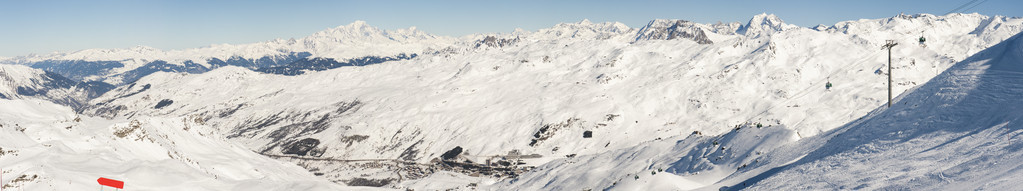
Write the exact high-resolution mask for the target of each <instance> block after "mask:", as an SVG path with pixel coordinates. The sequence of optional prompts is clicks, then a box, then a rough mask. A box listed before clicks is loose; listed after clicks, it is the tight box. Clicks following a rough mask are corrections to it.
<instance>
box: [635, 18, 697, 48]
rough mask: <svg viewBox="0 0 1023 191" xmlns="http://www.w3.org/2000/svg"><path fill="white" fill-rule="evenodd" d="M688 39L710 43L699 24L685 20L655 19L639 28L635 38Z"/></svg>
mask: <svg viewBox="0 0 1023 191" xmlns="http://www.w3.org/2000/svg"><path fill="white" fill-rule="evenodd" d="M655 39H656V40H674V39H689V40H692V41H694V42H696V43H699V44H712V43H714V42H713V41H711V40H710V38H707V35H706V33H705V32H704V29H703V27H702V26H701V25H699V24H696V23H693V22H691V21H687V20H681V19H676V20H671V19H655V20H652V21H650V23H647V25H646V26H644V27H643V28H640V29H639V33H638V34H637V36H636V40H637V41H639V40H655Z"/></svg>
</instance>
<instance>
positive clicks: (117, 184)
mask: <svg viewBox="0 0 1023 191" xmlns="http://www.w3.org/2000/svg"><path fill="white" fill-rule="evenodd" d="M96 182H99V185H103V186H109V187H114V188H117V189H124V182H123V181H120V180H114V179H109V178H103V177H99V179H98V180H96Z"/></svg>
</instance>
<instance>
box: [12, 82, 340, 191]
mask: <svg viewBox="0 0 1023 191" xmlns="http://www.w3.org/2000/svg"><path fill="white" fill-rule="evenodd" d="M0 105H3V107H0V131H2V133H0V150H2V151H0V167H2V173H3V176H2V177H3V179H2V180H0V186H3V187H4V190H89V189H96V188H97V187H99V185H98V184H97V182H96V179H98V178H99V177H107V178H113V179H118V180H123V181H125V189H127V190H253V189H256V190H295V189H299V190H352V189H356V188H347V187H340V186H338V185H336V184H333V183H330V182H327V181H325V180H323V179H321V178H318V177H314V176H313V175H312V174H311V173H309V172H308V171H306V170H305V169H302V168H300V167H298V166H295V165H294V164H290V163H285V162H281V161H277V160H273V159H270V158H267V157H264V156H261V155H258V154H256V153H253V152H252V151H249V150H248V149H245V148H243V147H240V146H237V145H236V144H235V143H231V142H228V141H226V140H225V139H224V138H223V136H221V135H218V134H216V133H215V131H213V130H212V129H211V127H210V126H208V125H204V122H202V121H201V120H196V119H194V118H190V117H161V118H135V119H131V120H127V119H115V120H107V119H102V118H94V117H88V116H78V115H76V114H75V113H74V112H73V111H72V110H71V109H70V108H67V107H65V106H60V105H56V104H53V103H50V102H47V101H42V100H36V99H23V100H0Z"/></svg>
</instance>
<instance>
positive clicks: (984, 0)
mask: <svg viewBox="0 0 1023 191" xmlns="http://www.w3.org/2000/svg"><path fill="white" fill-rule="evenodd" d="M984 2H987V0H983V1H980V3H977V4H974V5H973V6H970V7H968V8H966V9H963V10H962V11H963V12H966V11H968V10H970V9H973V8H974V7H977V5H980V4H984Z"/></svg>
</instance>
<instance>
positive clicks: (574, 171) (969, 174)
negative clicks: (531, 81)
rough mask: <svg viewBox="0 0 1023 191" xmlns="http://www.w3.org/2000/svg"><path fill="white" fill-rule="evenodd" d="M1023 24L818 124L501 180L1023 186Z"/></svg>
mask: <svg viewBox="0 0 1023 191" xmlns="http://www.w3.org/2000/svg"><path fill="white" fill-rule="evenodd" d="M1021 36H1023V35H1021V34H1017V35H1015V36H1014V37H1012V38H1010V39H1009V40H1006V41H1004V42H1002V43H1000V44H998V45H995V46H993V47H991V48H988V49H986V50H983V51H981V52H979V53H977V54H975V55H974V56H971V57H969V58H967V59H965V60H964V61H961V62H959V63H957V64H956V65H954V66H952V67H951V68H950V69H948V70H947V71H945V72H943V73H942V74H940V75H938V76H936V77H935V78H934V79H932V80H930V81H929V82H927V83H926V84H922V85H921V86H920V87H919V88H915V89H914V90H912V91H911V92H909V93H907V94H906V95H904V96H899V97H898V98H897V99H896V100H897V101H896V102H895V104H894V105H893V106H892V108H887V107H885V106H881V107H878V108H877V109H875V110H874V111H872V112H871V113H869V114H868V115H867V116H865V117H864V118H862V119H859V120H855V121H851V122H849V123H847V124H845V125H843V126H841V127H839V128H836V129H833V130H830V131H827V132H825V133H822V134H820V135H818V136H814V137H808V138H804V139H799V138H796V137H795V135H794V132H792V131H791V130H789V129H786V128H784V127H762V128H757V127H755V126H753V125H745V126H741V127H740V128H738V129H733V131H731V132H728V133H725V134H722V135H717V136H701V135H690V136H688V137H686V138H681V139H678V140H663V141H652V142H647V143H643V144H640V145H638V146H635V147H631V148H626V149H622V150H615V151H609V152H606V153H600V154H595V155H588V156H580V157H577V158H570V159H564V160H557V161H552V162H550V163H548V164H545V165H543V166H540V167H539V168H538V169H539V170H537V171H533V172H530V173H527V174H525V175H523V177H521V178H519V179H516V180H511V181H508V182H504V183H500V184H496V185H494V187H492V188H493V189H497V190H572V189H579V188H583V189H609V190H718V189H724V190H747V189H748V190H829V189H843V190H844V189H867V190H878V189H881V190H887V189H912V190H917V189H919V190H1013V189H1016V188H1019V187H1020V183H1019V182H1018V181H1015V180H1018V179H1019V178H1020V177H1021V176H1023V171H1021V169H1023V168H1021V166H1020V164H1018V161H1020V160H1023V158H1021V157H1023V152H1020V149H1019V148H1021V144H1020V140H1019V139H1020V136H1019V135H1021V133H1023V130H1021V127H1023V126H1021V125H1020V121H1019V120H1021V119H1023V113H1021V112H1019V108H1023V99H1020V98H1023V97H1021V96H1020V95H1023V85H1021V84H1023V37H1021ZM661 170H663V172H662V171H661ZM655 172H660V173H655Z"/></svg>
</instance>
